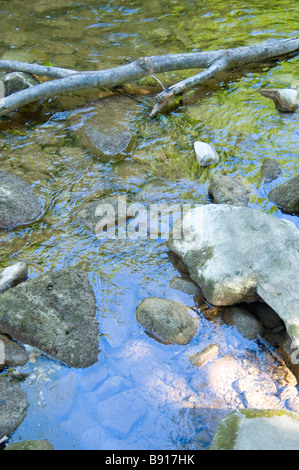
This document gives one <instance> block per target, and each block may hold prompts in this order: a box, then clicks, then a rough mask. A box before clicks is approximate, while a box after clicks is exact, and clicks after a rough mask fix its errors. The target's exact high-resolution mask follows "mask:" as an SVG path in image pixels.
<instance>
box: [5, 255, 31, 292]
mask: <svg viewBox="0 0 299 470" xmlns="http://www.w3.org/2000/svg"><path fill="white" fill-rule="evenodd" d="M27 275H28V269H27V265H26V263H24V262H20V263H15V264H13V265H12V266H8V267H7V268H5V269H3V271H0V294H2V293H3V292H5V291H6V290H7V289H10V288H11V287H13V286H15V285H16V284H19V283H20V282H24V281H26V279H27Z"/></svg>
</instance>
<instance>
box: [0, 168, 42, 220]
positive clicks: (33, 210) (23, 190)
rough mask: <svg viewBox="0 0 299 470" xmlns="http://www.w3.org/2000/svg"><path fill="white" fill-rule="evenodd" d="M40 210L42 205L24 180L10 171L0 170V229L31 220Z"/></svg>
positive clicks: (35, 217)
mask: <svg viewBox="0 0 299 470" xmlns="http://www.w3.org/2000/svg"><path fill="white" fill-rule="evenodd" d="M42 210H43V208H42V205H41V204H40V202H39V201H38V200H37V199H36V197H35V196H34V194H33V192H32V191H31V189H30V188H29V187H28V186H27V184H26V183H24V181H22V180H21V179H20V178H18V177H17V176H15V175H12V174H10V173H7V172H4V171H1V172H0V229H1V228H14V227H16V226H17V225H24V224H28V223H30V222H33V221H34V220H36V219H37V218H38V217H39V216H40V215H41V213H42Z"/></svg>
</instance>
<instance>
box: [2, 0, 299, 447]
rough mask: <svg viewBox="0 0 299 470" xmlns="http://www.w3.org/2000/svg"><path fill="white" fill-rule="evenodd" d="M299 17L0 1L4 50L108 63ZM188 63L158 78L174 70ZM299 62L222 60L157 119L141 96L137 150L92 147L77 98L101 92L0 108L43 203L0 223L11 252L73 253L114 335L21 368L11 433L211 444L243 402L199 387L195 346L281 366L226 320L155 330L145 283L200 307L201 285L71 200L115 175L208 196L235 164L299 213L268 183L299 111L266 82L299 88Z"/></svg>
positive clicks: (195, 197) (289, 154) (288, 149)
mask: <svg viewBox="0 0 299 470" xmlns="http://www.w3.org/2000/svg"><path fill="white" fill-rule="evenodd" d="M298 19H299V14H298V2H297V1H292V0H289V1H288V2H287V1H285V0H279V1H276V2H265V1H260V0H259V1H249V2H243V1H230V2H227V1H215V0H213V1H209V0H202V1H195V0H194V1H192V0H190V1H187V0H185V1H175V0H172V1H171V0H169V1H166V0H159V1H158V0H152V1H151V2H146V1H144V0H143V1H141V0H140V1H131V2H129V1H122V0H114V1H109V2H103V1H88V0H87V1H84V2H83V1H79V0H78V1H74V0H52V1H51V2H46V1H41V0H35V1H34V2H33V1H31V0H28V1H26V2H24V1H21V0H7V1H5V0H1V1H0V26H1V41H0V56H1V58H2V59H12V60H21V61H27V62H39V63H43V62H51V63H52V64H53V65H55V66H61V67H69V68H74V69H77V70H94V69H104V68H107V67H112V66H117V65H121V64H124V63H127V62H129V61H132V60H134V59H136V58H138V57H140V56H144V55H154V54H167V53H176V52H192V51H199V50H213V49H218V48H226V47H237V46H243V45H249V44H253V43H257V42H261V41H265V40H275V39H281V38H291V37H296V36H298V34H299V31H298ZM188 74H189V75H190V71H185V72H180V73H168V74H165V75H164V76H163V77H162V76H160V77H159V79H160V80H161V81H162V82H163V83H164V85H167V84H170V83H173V82H174V81H177V80H179V79H180V78H182V77H186V76H188ZM298 75H299V64H298V57H292V58H289V59H288V60H284V61H281V62H277V63H275V62H272V63H265V64H262V65H260V66H256V67H249V66H248V67H246V68H243V70H239V71H231V72H225V73H223V74H220V75H219V76H217V77H216V78H215V79H213V80H211V82H210V83H209V84H208V85H206V86H202V87H200V89H198V90H195V91H194V92H192V93H190V94H189V95H188V96H186V97H184V99H183V102H182V103H181V105H180V106H179V107H178V108H177V109H176V110H174V111H173V112H172V113H170V114H167V115H165V116H159V117H157V118H156V119H154V120H150V119H149V118H148V111H149V108H148V105H147V104H146V103H144V104H142V103H141V104H140V105H139V117H138V132H137V142H136V146H135V149H134V151H133V152H132V153H131V154H130V155H128V156H127V158H126V159H124V160H123V161H122V162H118V163H114V164H113V163H107V164H104V163H101V162H100V161H98V160H97V159H95V158H93V156H92V155H90V154H89V153H88V152H87V151H86V150H84V149H81V148H79V147H78V143H76V142H74V139H73V137H72V134H71V133H70V132H69V129H68V127H67V121H66V116H67V113H68V112H69V111H70V110H71V109H73V108H74V107H76V106H79V105H84V104H85V103H86V102H88V100H91V99H94V98H95V96H96V95H97V93H98V92H96V93H95V92H91V93H83V94H81V95H80V94H73V95H68V96H63V97H58V98H55V99H53V100H51V101H50V102H48V103H45V104H44V106H43V108H42V111H41V110H39V112H38V113H36V112H35V113H32V112H31V111H30V109H29V110H27V111H26V110H24V113H23V115H22V118H20V116H19V117H18V119H17V118H16V119H15V121H3V122H1V123H0V168H7V169H10V171H13V172H15V173H16V174H19V175H22V176H23V177H24V178H25V179H26V180H27V181H28V182H29V183H30V184H31V185H32V187H33V189H34V191H35V192H36V193H37V194H38V196H39V197H40V198H41V200H42V201H43V202H44V208H45V209H44V215H43V217H42V218H41V219H40V220H38V221H37V222H36V223H35V224H33V225H31V226H28V227H26V228H21V229H16V230H13V231H2V232H1V234H0V244H1V245H0V246H1V252H0V267H5V266H7V265H9V264H12V263H13V262H16V261H19V260H25V261H26V262H27V263H28V265H29V266H30V271H29V277H30V278H34V277H36V276H38V275H40V274H42V273H44V272H46V271H49V270H58V269H61V268H64V267H67V266H77V267H80V268H82V269H84V270H86V271H87V272H88V273H89V275H90V281H91V283H92V285H93V287H94V291H95V294H96V301H97V318H98V322H99V331H100V336H99V343H100V349H101V352H100V354H99V360H98V363H97V364H95V365H94V366H92V367H90V368H88V369H85V370H76V369H69V368H67V367H65V366H63V365H61V364H59V363H57V362H55V361H53V360H52V359H51V358H47V357H45V356H43V355H37V358H36V362H35V361H34V360H33V359H31V362H30V363H28V364H27V365H26V366H25V367H23V368H20V369H21V370H22V371H24V372H28V373H30V377H29V378H28V379H27V380H26V381H25V382H23V386H24V388H25V390H26V392H27V394H28V399H29V402H30V407H29V410H28V414H27V417H26V419H25V420H24V422H23V424H22V425H21V426H20V427H19V429H18V430H17V431H16V432H15V433H14V435H13V436H12V437H11V439H10V442H18V441H19V440H28V439H48V440H49V441H50V442H51V443H52V444H53V445H54V447H55V449H57V450H58V449H207V448H208V447H209V445H210V442H211V439H212V435H213V432H214V430H215V426H216V424H217V422H218V421H219V419H220V418H221V417H222V416H223V414H225V413H227V412H229V411H230V410H231V409H234V408H235V407H237V406H239V405H238V404H236V403H233V402H230V401H229V399H228V401H227V406H226V407H224V409H223V406H221V407H219V406H218V407H217V405H216V404H213V403H209V397H208V396H206V397H205V400H204V401H202V397H201V394H200V393H199V392H198V390H197V389H196V386H195V385H194V383H195V382H194V379H195V376H196V374H199V375H200V372H198V370H197V369H196V368H194V367H193V366H192V365H191V364H190V362H189V361H188V356H189V355H190V354H191V353H192V352H193V353H194V352H196V351H197V350H200V349H202V348H203V347H205V346H206V345H207V344H210V343H211V342H212V343H213V342H216V343H217V344H218V345H219V346H220V350H221V355H225V354H227V353H229V354H230V355H231V356H234V355H235V356H236V357H237V356H238V357H240V356H241V357H243V355H244V358H246V357H247V358H248V357H249V356H248V355H253V356H254V357H255V359H256V361H257V364H258V367H259V368H260V373H261V375H263V374H264V375H265V376H267V374H268V373H269V374H270V372H269V363H268V356H267V354H265V353H264V352H263V351H261V349H260V347H259V346H258V344H257V343H255V342H252V341H251V342H250V341H247V340H245V339H244V338H243V337H242V336H241V335H240V334H239V333H238V332H236V331H235V330H234V329H232V328H230V327H227V326H226V325H224V324H223V322H221V319H218V320H217V321H208V320H205V319H202V325H201V328H200V331H199V333H198V334H197V335H196V336H195V338H194V339H193V340H192V342H191V343H190V344H189V345H187V346H172V345H164V344H161V343H159V342H157V341H156V340H155V339H153V338H151V337H149V336H148V335H147V334H145V332H144V330H143V329H142V328H141V327H140V326H139V325H138V324H137V322H136V318H135V309H136V307H137V305H138V304H139V303H140V302H141V301H142V300H143V299H144V298H145V297H148V296H157V297H164V298H169V299H173V300H176V301H179V302H181V303H183V304H184V305H187V306H189V307H196V306H197V305H196V303H195V301H194V298H193V297H191V296H189V295H186V294H183V293H180V292H179V291H176V290H174V289H172V288H170V287H169V283H170V281H171V279H172V278H173V277H174V276H177V275H178V272H177V271H176V269H175V268H174V266H173V265H172V263H171V261H170V259H169V256H168V252H167V247H166V242H165V240H150V239H148V240H140V242H138V243H136V242H133V241H130V240H123V241H119V242H115V241H109V242H108V241H106V242H104V241H101V240H97V239H96V238H95V237H94V236H93V235H92V234H90V233H88V232H87V231H86V230H85V229H83V228H82V227H81V226H78V225H77V224H75V223H74V222H72V221H71V220H70V211H71V210H72V209H73V208H74V207H76V206H77V205H78V204H79V203H80V202H81V201H82V200H84V198H85V197H86V196H90V195H91V194H93V193H95V192H97V191H101V192H102V193H103V191H105V189H103V188H110V189H109V191H108V192H109V194H111V193H112V194H117V193H118V192H119V191H126V192H127V194H129V195H131V196H132V198H134V199H136V198H137V199H138V200H139V201H141V202H142V201H149V200H150V201H155V202H171V203H174V202H177V203H183V202H188V203H196V202H197V203H205V202H209V198H208V180H209V177H210V175H211V174H212V173H213V172H215V171H222V170H225V171H226V173H227V174H229V175H237V174H238V175H240V176H241V177H242V178H243V181H244V182H245V183H246V184H247V185H248V186H249V187H250V188H251V190H252V193H251V199H250V206H251V207H258V208H259V209H260V210H263V211H265V212H267V213H272V214H273V215H275V216H277V217H284V218H288V219H289V220H292V221H293V222H294V223H295V224H296V225H297V227H298V228H299V220H298V217H295V216H292V215H286V214H282V213H281V212H280V211H279V210H278V209H277V208H276V207H275V206H274V205H273V204H272V203H271V202H270V201H269V200H268V198H267V194H268V192H269V190H270V189H272V188H273V187H275V186H277V185H279V184H281V183H282V182H283V181H286V180H287V179H289V178H290V177H292V176H294V175H295V174H297V172H298V140H299V127H298V120H299V113H298V112H297V113H294V114H291V115H281V114H279V113H278V112H276V110H275V109H274V105H273V103H272V102H271V101H270V100H267V99H266V98H264V97H262V96H261V95H259V94H258V93H257V90H258V89H259V88H261V87H264V86H268V85H269V84H270V85H277V86H278V87H288V86H290V84H291V82H292V81H293V80H295V79H298ZM149 84H150V85H153V86H156V87H157V91H159V90H160V87H159V84H157V82H156V81H155V79H153V78H147V79H144V80H141V82H140V83H139V85H140V86H143V85H149ZM194 140H204V141H208V142H210V143H212V144H214V145H215V147H216V148H217V150H218V152H219V154H220V157H221V158H220V162H219V164H217V165H214V166H213V167H211V168H209V169H200V168H199V167H198V165H197V163H196V161H195V156H194V153H193V142H194ZM266 157H271V158H275V159H277V160H278V161H279V163H280V165H281V169H282V173H281V176H280V178H279V179H278V180H276V181H274V182H272V183H271V184H268V185H264V184H263V183H262V182H261V177H260V169H261V164H262V161H263V159H264V158H266ZM32 356H33V352H32ZM244 361H245V359H244ZM244 361H243V362H244ZM245 362H246V361H245ZM245 362H244V364H245ZM257 364H255V365H257ZM251 366H252V364H251ZM248 367H249V366H248ZM203 403H204V404H203Z"/></svg>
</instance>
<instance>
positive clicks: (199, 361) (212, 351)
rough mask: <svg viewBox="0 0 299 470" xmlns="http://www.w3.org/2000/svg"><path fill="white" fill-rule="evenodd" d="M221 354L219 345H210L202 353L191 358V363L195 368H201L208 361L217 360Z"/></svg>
mask: <svg viewBox="0 0 299 470" xmlns="http://www.w3.org/2000/svg"><path fill="white" fill-rule="evenodd" d="M218 354H219V347H218V346H217V344H209V345H208V346H206V347H205V348H204V349H203V350H202V351H200V352H198V353H196V354H193V355H192V356H189V361H190V362H191V364H192V365H193V366H196V367H201V366H203V365H204V364H206V363H207V362H208V361H212V360H213V359H216V358H217V356H218Z"/></svg>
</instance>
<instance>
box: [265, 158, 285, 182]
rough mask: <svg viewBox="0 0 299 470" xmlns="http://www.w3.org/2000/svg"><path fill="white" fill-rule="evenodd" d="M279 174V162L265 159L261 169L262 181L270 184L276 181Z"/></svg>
mask: <svg viewBox="0 0 299 470" xmlns="http://www.w3.org/2000/svg"><path fill="white" fill-rule="evenodd" d="M280 173H281V168H280V166H279V162H278V161H277V160H274V158H265V160H264V161H263V164H262V167H261V174H262V180H263V181H265V183H270V182H271V181H273V180H276V179H277V178H278V177H279V175H280Z"/></svg>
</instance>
